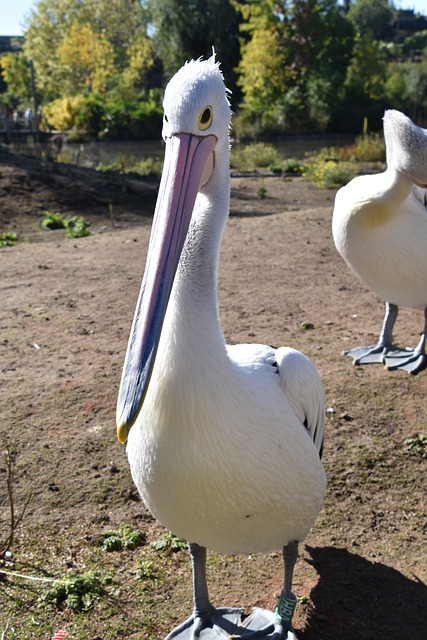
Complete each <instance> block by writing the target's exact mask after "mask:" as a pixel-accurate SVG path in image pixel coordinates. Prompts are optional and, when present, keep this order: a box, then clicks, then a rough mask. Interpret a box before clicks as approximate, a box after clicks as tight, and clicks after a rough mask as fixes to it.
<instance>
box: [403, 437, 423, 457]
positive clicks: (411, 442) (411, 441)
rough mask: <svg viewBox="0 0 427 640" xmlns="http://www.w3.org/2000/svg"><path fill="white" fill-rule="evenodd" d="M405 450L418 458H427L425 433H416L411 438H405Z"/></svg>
mask: <svg viewBox="0 0 427 640" xmlns="http://www.w3.org/2000/svg"><path fill="white" fill-rule="evenodd" d="M405 450H406V451H407V452H408V453H410V454H412V455H414V456H417V457H418V458H422V459H423V460H425V459H426V458H427V434H426V433H417V434H416V435H415V436H413V437H412V438H407V439H406V440H405Z"/></svg>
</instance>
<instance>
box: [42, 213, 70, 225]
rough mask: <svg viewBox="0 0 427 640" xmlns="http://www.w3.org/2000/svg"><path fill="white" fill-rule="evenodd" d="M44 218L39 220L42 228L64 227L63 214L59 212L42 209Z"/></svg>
mask: <svg viewBox="0 0 427 640" xmlns="http://www.w3.org/2000/svg"><path fill="white" fill-rule="evenodd" d="M43 214H44V218H42V220H41V222H40V226H41V227H43V229H64V227H65V224H64V216H63V215H62V214H61V213H51V212H50V211H43Z"/></svg>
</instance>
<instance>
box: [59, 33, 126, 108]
mask: <svg viewBox="0 0 427 640" xmlns="http://www.w3.org/2000/svg"><path fill="white" fill-rule="evenodd" d="M59 59H60V62H61V64H62V65H63V66H64V68H65V69H66V73H64V77H65V82H64V84H65V86H64V89H65V91H66V93H68V94H69V95H72V94H76V93H90V92H93V93H100V94H103V93H105V92H106V91H107V88H108V81H109V80H110V79H111V78H112V77H113V76H114V74H115V65H114V49H113V46H112V45H111V43H110V42H109V41H108V40H107V38H106V37H105V35H104V34H103V33H101V34H97V33H95V32H94V31H93V29H92V28H91V26H90V25H89V24H83V25H80V24H78V23H77V22H74V23H73V24H72V26H71V28H70V31H69V33H68V34H67V35H66V37H65V38H64V40H63V41H62V43H61V46H60V48H59ZM67 85H68V86H67Z"/></svg>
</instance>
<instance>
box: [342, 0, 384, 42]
mask: <svg viewBox="0 0 427 640" xmlns="http://www.w3.org/2000/svg"><path fill="white" fill-rule="evenodd" d="M347 15H348V18H349V20H351V21H352V22H354V24H355V25H356V27H357V29H358V31H359V33H360V34H361V35H362V36H365V35H366V36H370V37H371V38H373V39H374V40H385V41H390V40H392V38H393V20H394V11H393V9H392V7H391V6H390V4H389V3H388V1H387V0H355V1H354V3H353V4H351V5H350V9H349V12H348V14H347Z"/></svg>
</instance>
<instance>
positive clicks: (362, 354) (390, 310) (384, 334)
mask: <svg viewBox="0 0 427 640" xmlns="http://www.w3.org/2000/svg"><path fill="white" fill-rule="evenodd" d="M398 311H399V309H398V307H397V306H396V305H395V304H391V303H389V302H386V304H385V314H384V320H383V325H382V327H381V333H380V337H379V339H378V342H377V344H376V345H373V346H370V347H355V348H354V349H350V350H349V351H344V355H346V356H350V357H351V358H353V360H354V364H376V363H379V364H383V363H384V359H385V358H386V357H388V356H389V355H391V354H394V353H400V354H401V353H402V351H401V350H398V349H397V348H396V347H395V346H394V344H393V327H394V323H395V322H396V318H397V314H398Z"/></svg>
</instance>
